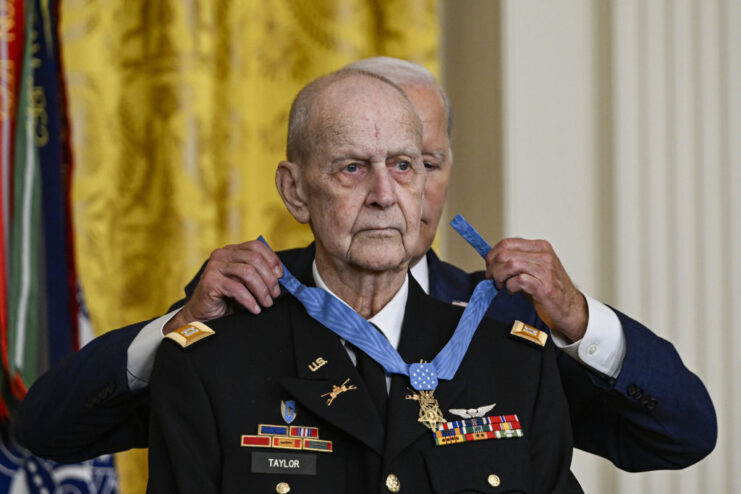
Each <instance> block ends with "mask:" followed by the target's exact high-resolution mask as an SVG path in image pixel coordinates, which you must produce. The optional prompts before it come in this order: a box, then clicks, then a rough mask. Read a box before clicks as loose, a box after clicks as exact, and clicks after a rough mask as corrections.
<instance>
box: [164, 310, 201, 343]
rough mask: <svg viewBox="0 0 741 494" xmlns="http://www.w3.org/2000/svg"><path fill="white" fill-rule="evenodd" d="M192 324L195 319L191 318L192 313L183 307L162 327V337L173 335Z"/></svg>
mask: <svg viewBox="0 0 741 494" xmlns="http://www.w3.org/2000/svg"><path fill="white" fill-rule="evenodd" d="M190 322H193V319H192V318H191V317H190V312H188V311H187V307H183V308H182V309H181V310H180V311H178V313H177V314H175V315H174V316H173V317H172V318H171V319H170V320H169V321H167V323H166V324H165V325H164V326H163V327H162V335H163V336H166V335H167V334H168V333H172V332H173V331H175V330H176V329H178V328H182V327H183V326H185V325H186V324H188V323H190Z"/></svg>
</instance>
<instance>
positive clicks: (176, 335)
mask: <svg viewBox="0 0 741 494" xmlns="http://www.w3.org/2000/svg"><path fill="white" fill-rule="evenodd" d="M212 334H214V330H213V329H211V328H209V327H208V326H206V325H205V324H203V323H201V322H198V321H193V322H192V323H190V324H188V325H187V326H183V327H182V328H180V329H176V330H175V331H172V332H171V333H168V334H167V336H166V338H170V339H171V340H172V341H174V342H175V343H177V344H178V345H180V346H181V347H183V348H185V347H187V346H188V345H192V344H193V343H195V342H196V341H200V340H202V339H204V338H208V337H209V336H211V335H212Z"/></svg>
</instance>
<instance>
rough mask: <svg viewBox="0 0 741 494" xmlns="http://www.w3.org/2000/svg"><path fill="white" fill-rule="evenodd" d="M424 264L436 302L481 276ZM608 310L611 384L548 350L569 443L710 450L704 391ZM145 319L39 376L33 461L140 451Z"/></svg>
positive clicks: (712, 422)
mask: <svg viewBox="0 0 741 494" xmlns="http://www.w3.org/2000/svg"><path fill="white" fill-rule="evenodd" d="M279 255H280V257H281V259H282V260H283V262H284V263H285V264H286V265H287V266H288V267H289V268H290V269H291V271H293V272H295V273H302V272H304V271H305V269H306V267H307V266H309V265H310V264H311V261H312V259H313V258H314V250H313V246H310V247H308V248H304V249H293V250H288V251H282V252H279ZM427 260H428V264H429V274H430V292H431V295H432V296H433V297H435V298H437V299H439V300H442V301H443V302H451V301H454V300H468V298H469V297H470V295H471V293H472V292H473V289H474V287H475V286H476V283H477V282H478V281H480V280H481V279H483V278H484V273H483V272H481V271H479V272H474V273H466V272H464V271H462V270H460V269H458V268H456V267H455V266H453V265H451V264H448V263H445V262H443V261H441V260H440V259H439V258H438V257H437V256H436V255H435V253H434V252H432V251H430V252H429V253H428V254H427ZM201 270H203V268H201ZM199 278H200V272H199V273H198V274H197V275H196V276H195V278H194V279H193V280H192V281H191V282H190V283H189V284H188V286H186V288H185V292H186V297H189V296H190V295H191V294H192V293H193V290H194V289H195V286H196V284H197V283H198V279H199ZM183 303H184V300H181V301H179V302H178V303H176V304H175V305H173V307H172V308H175V307H178V306H181V305H182V304H183ZM615 312H616V313H617V315H618V318H619V319H620V322H621V323H622V326H623V330H624V332H625V336H626V339H627V352H626V355H625V360H624V362H623V367H622V371H621V373H620V375H619V377H618V379H617V380H611V379H605V378H603V377H601V376H598V375H596V374H594V373H593V372H590V371H589V370H587V369H586V368H584V367H582V366H581V365H579V364H578V363H577V362H576V361H574V360H573V359H571V358H570V357H568V356H567V355H564V354H563V353H562V352H559V351H558V350H557V351H556V356H557V357H556V358H557V363H558V367H559V370H560V375H561V379H562V385H563V388H564V391H565V393H566V397H567V400H568V402H569V407H570V410H571V421H572V428H573V432H574V446H575V447H577V448H580V449H583V450H585V451H589V452H592V453H595V454H598V455H600V456H602V457H605V458H607V459H609V460H610V461H612V462H613V463H614V464H615V465H617V466H618V467H619V468H621V469H623V470H628V471H645V470H656V469H674V468H683V467H686V466H688V465H692V464H693V463H695V462H697V461H699V460H700V459H702V458H704V457H705V456H706V455H707V454H708V453H710V451H712V449H713V447H714V446H715V442H716V438H717V422H716V417H715V410H714V408H713V404H712V402H711V400H710V397H709V395H708V392H707V390H706V389H705V386H704V385H703V384H702V382H701V381H700V379H699V378H698V377H697V376H695V375H694V374H693V373H692V372H690V371H689V370H688V369H687V368H686V367H685V366H684V364H683V363H682V360H681V358H680V357H679V355H678V354H677V352H676V350H675V349H674V347H673V346H672V345H671V344H670V343H669V342H667V341H666V340H663V339H662V338H659V337H658V336H657V335H655V334H654V333H652V332H651V331H650V330H648V329H647V328H646V327H644V326H643V325H641V324H640V323H638V322H636V321H634V320H633V319H631V318H629V317H627V316H626V315H624V314H622V313H620V312H619V311H615ZM488 315H489V316H490V317H494V318H496V319H500V320H505V321H506V320H510V321H511V320H513V319H519V320H521V321H523V322H526V323H528V324H530V325H533V326H536V327H538V328H541V329H544V328H545V325H544V324H543V322H542V321H540V319H539V318H538V317H537V314H536V313H535V310H534V308H533V305H532V304H531V303H530V302H529V301H528V300H527V298H525V297H524V296H522V295H520V294H514V295H512V294H508V293H507V292H506V291H501V292H500V293H499V295H497V297H496V298H495V299H494V302H493V303H492V305H491V307H490V309H489V312H488ZM147 322H149V321H145V322H142V323H137V324H134V325H131V326H128V327H125V328H121V329H118V330H115V331H110V332H108V333H106V334H104V335H102V336H100V337H98V338H95V339H94V340H93V341H91V342H90V343H88V345H86V346H85V347H84V348H82V349H81V350H80V351H78V352H76V353H74V354H72V355H70V356H69V357H67V358H66V359H64V360H63V361H61V362H59V363H58V364H57V365H55V366H54V367H53V368H52V369H51V370H49V371H48V372H47V373H45V374H44V375H43V376H41V377H40V378H39V379H38V380H37V382H36V383H35V384H34V385H33V386H32V387H31V389H30V390H29V393H28V395H27V396H26V398H25V400H24V401H23V403H22V405H21V410H20V414H19V417H18V418H19V420H17V421H16V426H17V432H16V433H17V435H18V438H19V440H20V441H21V443H22V444H24V445H25V446H26V447H27V448H29V449H30V450H31V451H33V452H34V453H35V454H37V455H39V456H43V457H48V458H51V459H54V460H56V461H61V462H76V461H81V460H85V459H89V458H93V457H96V456H98V455H101V454H104V453H111V452H114V451H122V450H126V449H129V448H135V447H146V446H147V445H148V432H147V431H148V429H147V427H148V420H149V392H148V390H143V391H140V392H137V393H132V392H131V391H130V390H129V387H128V382H127V376H126V359H127V349H128V347H129V345H130V344H131V342H132V340H133V339H134V338H135V337H136V335H137V334H138V333H139V331H140V330H141V328H142V327H143V326H144V325H145V324H146V323H147ZM91 369H94V370H95V371H91Z"/></svg>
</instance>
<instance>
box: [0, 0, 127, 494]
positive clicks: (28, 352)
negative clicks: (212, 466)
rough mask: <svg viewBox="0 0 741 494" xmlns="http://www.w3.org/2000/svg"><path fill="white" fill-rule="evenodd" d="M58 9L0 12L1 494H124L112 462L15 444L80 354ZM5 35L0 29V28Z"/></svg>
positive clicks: (18, 3) (49, 4)
mask: <svg viewBox="0 0 741 494" xmlns="http://www.w3.org/2000/svg"><path fill="white" fill-rule="evenodd" d="M58 7H59V2H58V0H57V1H54V0H51V1H50V0H27V1H26V2H23V1H22V0H15V1H10V2H4V10H3V7H0V26H5V27H7V26H9V29H8V31H9V32H7V33H5V32H3V33H0V36H2V37H1V38H0V58H1V60H2V64H3V66H2V67H0V68H1V69H2V74H0V84H1V86H0V91H2V93H0V98H1V100H0V104H1V105H2V107H1V108H2V110H3V114H2V121H1V122H0V124H1V125H2V127H1V128H0V130H1V132H0V159H1V160H2V161H1V164H2V198H1V199H2V200H0V208H1V209H0V212H1V213H2V214H0V218H1V219H2V222H3V225H2V226H3V228H2V230H0V231H1V232H2V236H3V238H2V242H0V324H1V325H2V326H1V327H2V335H0V336H1V338H0V343H2V344H0V352H2V364H3V365H2V376H0V380H1V381H0V382H1V383H2V398H3V401H2V403H0V414H2V413H3V412H5V413H4V415H2V418H3V419H4V420H3V421H2V424H1V425H2V427H0V434H1V435H0V492H7V493H12V494H35V493H39V494H41V493H44V492H46V493H53V492H79V493H80V494H114V493H118V477H117V475H116V471H115V468H114V464H113V457H112V456H104V457H101V458H97V459H95V460H92V461H88V462H83V463H78V464H74V465H61V464H57V463H55V462H53V461H50V460H45V459H41V458H37V457H35V456H33V455H32V454H31V453H30V452H28V451H27V450H25V449H24V448H23V447H21V446H20V445H18V444H17V443H15V441H14V439H13V437H12V434H11V433H10V430H11V427H10V423H11V422H10V421H12V419H13V412H14V411H15V410H16V408H17V404H18V403H19V401H20V400H21V399H22V398H23V395H24V394H25V390H26V389H27V388H28V387H29V386H31V384H33V382H34V381H35V380H36V378H38V377H39V376H40V375H41V373H43V372H44V371H45V370H46V369H48V368H49V366H51V365H53V364H54V363H55V362H56V361H58V360H59V359H61V358H62V357H64V356H65V355H67V354H69V353H70V352H72V351H74V350H76V349H77V348H78V344H79V335H78V317H79V316H80V311H79V305H81V303H80V302H81V294H80V293H79V291H78V288H77V280H76V272H75V263H74V255H73V254H74V251H73V243H72V223H71V216H70V184H71V171H72V160H71V153H70V147H69V133H68V123H67V118H66V100H65V90H64V89H65V87H64V78H63V77H62V71H61V59H60V50H59V43H58V40H59V36H58V33H57V31H58ZM0 29H2V27H0Z"/></svg>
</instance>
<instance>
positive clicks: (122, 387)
mask: <svg viewBox="0 0 741 494" xmlns="http://www.w3.org/2000/svg"><path fill="white" fill-rule="evenodd" d="M278 255H279V256H280V257H281V259H282V260H283V262H284V263H285V264H286V265H287V266H288V267H289V268H290V269H291V270H295V271H297V272H301V271H303V269H305V268H306V267H307V266H309V265H310V264H311V261H312V260H313V259H314V246H313V244H312V245H310V246H308V247H305V248H302V249H293V250H288V251H282V252H279V253H278ZM207 262H208V261H207ZM207 262H204V263H203V265H202V266H201V269H200V270H199V271H198V273H196V275H195V276H194V277H193V279H192V280H191V281H190V282H189V283H188V284H187V285H186V287H185V298H183V299H181V300H178V301H177V302H175V303H174V304H173V305H172V306H171V307H170V309H169V310H168V312H170V311H172V310H174V309H177V308H180V307H182V306H183V305H184V304H185V302H186V301H187V300H188V299H189V298H190V297H191V296H192V295H193V291H194V290H195V288H196V286H197V285H198V281H199V280H200V278H201V275H202V273H203V271H204V269H205V268H206V265H207ZM148 322H149V321H145V322H141V323H137V324H133V325H131V326H127V327H125V328H121V329H117V330H114V331H110V332H108V333H106V334H104V335H102V336H99V337H97V338H95V339H93V340H92V341H91V342H90V343H88V344H87V345H85V347H84V348H82V349H80V350H79V351H77V352H75V353H73V354H71V355H69V356H67V357H66V358H64V359H62V360H61V361H59V362H58V363H57V364H56V365H54V366H53V367H52V368H51V369H50V370H49V371H48V372H46V373H45V374H44V375H42V376H41V377H40V378H39V379H38V380H37V381H36V382H35V383H34V384H33V386H31V389H30V390H29V391H28V394H27V396H26V397H25V399H24V400H23V402H22V403H21V407H20V410H19V413H18V418H17V420H16V421H14V428H15V434H16V437H17V439H18V441H19V442H20V443H21V444H22V445H23V446H25V447H26V448H27V449H29V450H30V451H32V452H33V453H34V454H36V455H38V456H41V457H45V458H50V459H52V460H55V461H58V462H61V463H74V462H78V461H82V460H87V459H90V458H95V457H97V456H100V455H102V454H106V453H113V452H117V451H124V450H127V449H131V448H143V447H147V446H148V443H149V437H148V423H149V414H150V392H149V389H144V390H141V391H138V392H132V391H131V390H130V389H129V385H128V377H127V371H126V368H127V360H128V349H129V345H131V342H132V341H133V340H134V338H136V335H137V334H139V331H141V329H142V328H143V327H144V326H145V325H146V324H147V323H148Z"/></svg>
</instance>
